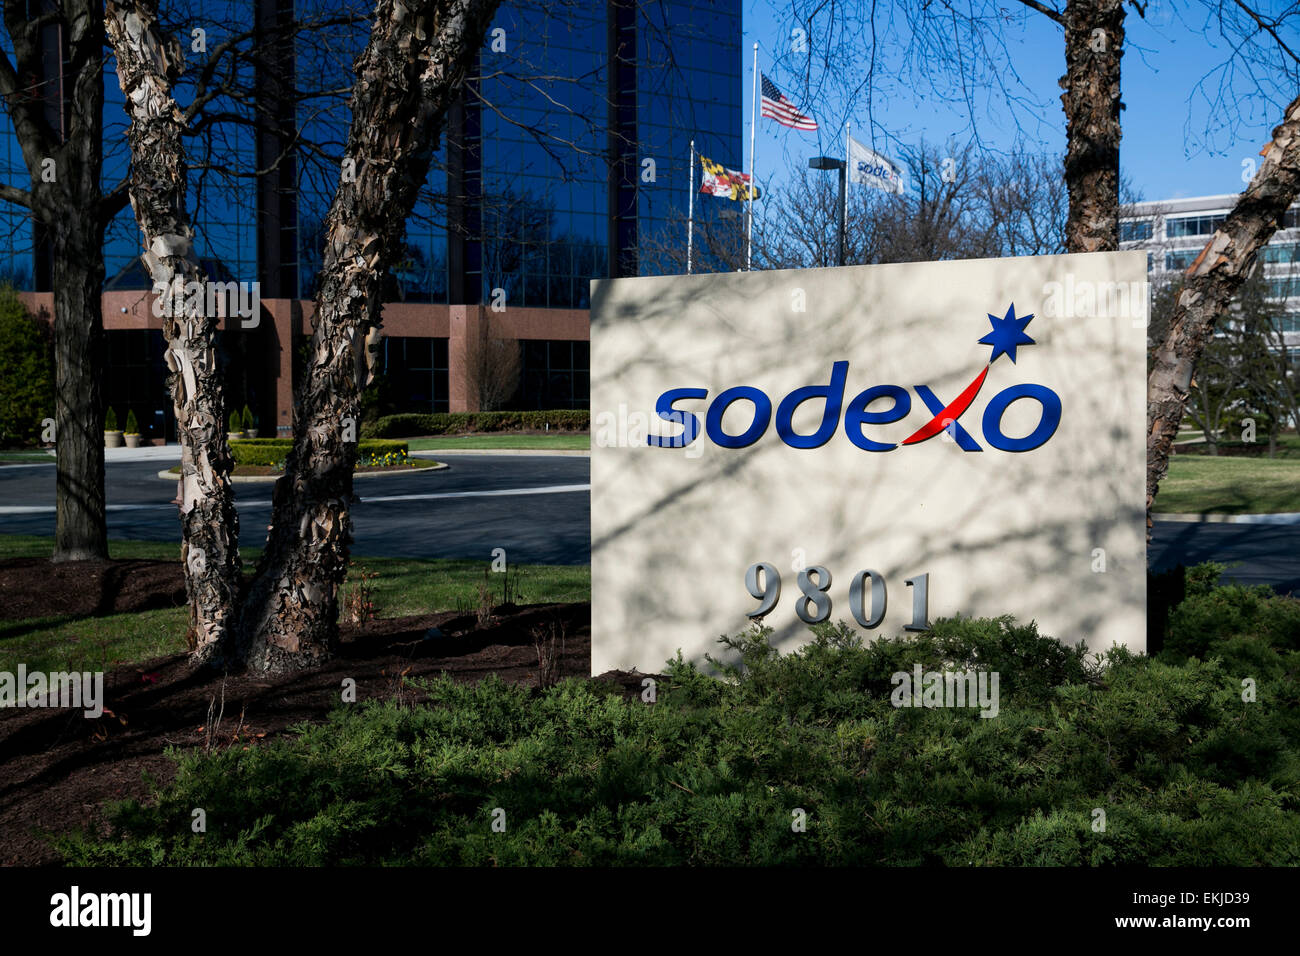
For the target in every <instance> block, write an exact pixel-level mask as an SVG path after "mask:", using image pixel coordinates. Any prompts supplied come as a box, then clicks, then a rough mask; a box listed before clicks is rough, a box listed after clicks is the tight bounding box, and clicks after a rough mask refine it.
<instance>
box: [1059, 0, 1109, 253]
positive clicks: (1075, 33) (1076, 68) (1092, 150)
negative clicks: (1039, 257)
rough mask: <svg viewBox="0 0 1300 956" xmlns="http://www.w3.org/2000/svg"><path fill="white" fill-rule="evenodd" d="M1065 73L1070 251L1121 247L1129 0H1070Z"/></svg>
mask: <svg viewBox="0 0 1300 956" xmlns="http://www.w3.org/2000/svg"><path fill="white" fill-rule="evenodd" d="M1061 22H1062V25H1063V26H1064V28H1065V64H1066V74H1065V76H1063V77H1061V87H1062V88H1063V89H1064V90H1065V92H1064V93H1063V94H1062V95H1061V104H1062V106H1063V107H1064V109H1065V138H1066V151H1065V185H1066V188H1067V189H1068V190H1069V194H1070V212H1069V217H1068V218H1067V220H1066V223H1065V240H1066V249H1067V251H1069V252H1110V251H1113V250H1115V249H1118V248H1119V142H1120V122H1119V112H1120V110H1121V109H1122V108H1123V107H1122V105H1121V103H1120V89H1119V80H1120V59H1121V58H1122V57H1123V55H1124V3H1123V0H1070V2H1069V3H1067V4H1066V7H1065V12H1064V13H1063V14H1062V16H1061Z"/></svg>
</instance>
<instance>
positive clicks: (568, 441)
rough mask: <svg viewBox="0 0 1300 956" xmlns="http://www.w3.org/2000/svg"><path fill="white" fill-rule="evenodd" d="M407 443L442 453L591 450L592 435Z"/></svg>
mask: <svg viewBox="0 0 1300 956" xmlns="http://www.w3.org/2000/svg"><path fill="white" fill-rule="evenodd" d="M407 444H408V447H409V448H410V449H411V451H443V450H446V449H457V448H463V449H480V448H482V449H489V450H491V449H512V450H513V449H532V448H536V449H545V450H547V451H590V449H591V434H590V433H588V432H577V433H575V432H556V433H555V434H553V435H437V436H434V437H432V438H412V439H410V440H409V441H408V443H407Z"/></svg>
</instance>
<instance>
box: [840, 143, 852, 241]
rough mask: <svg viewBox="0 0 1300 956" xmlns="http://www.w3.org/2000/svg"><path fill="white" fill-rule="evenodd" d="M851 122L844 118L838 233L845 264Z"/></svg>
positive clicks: (850, 182)
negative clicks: (842, 197)
mask: <svg viewBox="0 0 1300 956" xmlns="http://www.w3.org/2000/svg"><path fill="white" fill-rule="evenodd" d="M852 123H853V120H852V118H850V119H846V120H845V121H844V209H843V210H842V211H841V213H840V215H841V216H843V217H844V218H842V219H841V220H840V222H842V223H844V228H843V230H842V231H841V233H840V235H841V239H840V243H841V250H840V251H841V252H843V253H844V255H845V260H844V261H845V263H846V264H847V262H848V250H846V249H843V248H842V247H843V246H845V245H848V241H849V240H848V228H849V186H850V185H851V184H852V182H853V180H851V179H850V178H849V126H850V125H851V124H852Z"/></svg>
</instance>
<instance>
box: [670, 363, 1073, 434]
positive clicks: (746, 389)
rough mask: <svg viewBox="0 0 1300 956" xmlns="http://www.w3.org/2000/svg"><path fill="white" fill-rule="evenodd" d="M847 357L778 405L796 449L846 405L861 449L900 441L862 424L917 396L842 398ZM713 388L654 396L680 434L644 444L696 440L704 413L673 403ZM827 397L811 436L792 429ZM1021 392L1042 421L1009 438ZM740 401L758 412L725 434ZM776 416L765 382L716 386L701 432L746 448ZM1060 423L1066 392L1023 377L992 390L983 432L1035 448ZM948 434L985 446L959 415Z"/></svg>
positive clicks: (891, 388) (878, 393)
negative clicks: (1009, 415) (1006, 424)
mask: <svg viewBox="0 0 1300 956" xmlns="http://www.w3.org/2000/svg"><path fill="white" fill-rule="evenodd" d="M848 376H849V363H848V362H836V363H834V365H833V366H832V367H831V380H830V383H829V384H827V385H804V386H801V387H799V388H796V389H795V390H794V391H792V392H791V393H790V394H789V395H787V396H785V398H783V399H781V403H780V404H779V405H778V406H777V408H776V434H777V436H778V437H779V438H780V439H781V441H782V442H784V443H785V444H786V445H789V446H790V447H791V448H820V447H821V446H823V445H825V444H826V443H827V442H828V441H830V440H831V438H832V437H834V435H835V430H836V429H837V428H838V427H839V422H840V413H841V411H843V417H844V433H845V435H847V436H848V439H849V441H851V442H852V443H853V444H854V445H856V446H857V447H858V448H861V449H863V450H864V451H893V450H894V449H895V448H898V447H899V445H898V443H896V442H893V443H891V442H882V441H875V440H873V439H871V438H868V437H867V435H866V434H865V433H864V431H863V426H864V425H888V424H891V423H893V422H897V421H901V420H903V419H904V418H906V417H907V416H908V414H909V413H910V412H911V410H912V397H911V396H910V395H909V394H908V393H907V389H905V388H903V387H902V386H901V385H873V386H872V387H871V388H868V389H866V390H864V391H861V392H859V393H858V394H857V395H855V396H854V397H853V398H852V399H850V400H849V401H848V402H847V403H846V402H845V401H844V386H845V383H846V382H847V381H848ZM913 391H915V392H916V394H917V395H918V396H919V397H920V398H921V401H922V402H923V404H924V405H925V406H926V408H928V409H929V410H930V412H931V413H932V414H933V415H938V414H940V413H941V412H942V411H943V404H942V402H940V401H939V400H938V399H937V398H935V395H934V393H933V392H932V391H930V389H929V387H928V386H925V385H914V386H913ZM708 397H709V391H708V389H705V388H670V389H669V390H668V391H666V392H664V393H663V394H662V395H660V396H659V399H658V401H656V402H655V413H656V414H657V415H658V416H659V417H660V418H662V419H663V420H664V421H668V422H673V423H675V424H678V425H681V426H682V432H681V434H680V435H670V436H662V435H650V436H649V437H647V438H646V443H647V444H649V445H653V446H656V447H659V448H685V447H686V446H687V445H689V444H690V443H691V442H693V441H695V439H696V438H698V437H699V434H700V431H701V429H700V420H699V418H698V417H697V416H696V415H694V414H693V413H691V412H688V411H685V410H683V409H679V408H676V407H675V406H676V404H677V403H678V402H683V401H687V400H690V399H698V400H705V399H707V398H708ZM815 399H823V400H825V402H826V408H825V411H823V412H822V420H821V423H820V424H819V425H818V426H817V430H816V431H814V432H812V433H811V434H809V435H801V434H799V433H798V432H796V431H795V430H794V425H793V420H794V413H795V410H796V409H797V408H798V407H799V406H800V405H802V404H803V403H804V402H809V401H813V400H815ZM885 399H888V400H889V401H890V402H891V403H892V404H891V405H890V406H889V407H887V408H884V409H877V410H876V411H869V410H868V409H869V408H870V407H871V406H872V405H873V404H875V403H876V402H877V401H880V400H885ZM1021 399H1031V400H1033V401H1036V402H1037V403H1038V404H1039V406H1040V408H1041V410H1042V414H1041V415H1040V417H1039V420H1038V425H1037V426H1035V428H1034V430H1033V431H1031V432H1030V433H1029V434H1028V435H1026V436H1025V437H1024V438H1009V437H1008V436H1007V435H1005V434H1004V433H1003V431H1002V417H1003V415H1005V414H1006V410H1007V408H1009V407H1010V406H1011V404H1012V403H1013V402H1016V401H1019V400H1021ZM736 402H747V403H749V404H750V406H751V407H752V408H753V419H752V420H751V421H750V423H749V425H748V427H746V428H745V430H744V431H742V432H740V433H739V434H735V435H732V434H728V433H727V432H725V431H723V430H722V417H723V415H724V414H725V413H726V411H727V409H728V408H730V407H731V405H733V404H734V403H736ZM771 421H772V399H770V398H769V397H768V396H767V394H766V393H765V392H764V391H762V390H761V389H758V388H755V387H753V386H751V385H736V386H733V387H731V388H728V389H726V390H725V391H722V392H719V393H718V395H717V397H716V398H714V400H713V402H712V403H711V404H710V405H709V407H708V411H707V412H706V414H705V418H704V429H703V430H704V432H705V433H706V434H707V435H708V437H709V441H711V442H713V443H714V444H715V445H718V446H720V447H722V448H747V447H749V446H750V445H752V444H754V443H755V442H756V441H758V440H759V439H760V438H762V437H763V435H765V434H766V433H767V429H768V426H769V425H770V424H771ZM1060 424H1061V396H1059V395H1057V394H1056V392H1054V391H1052V390H1051V389H1050V388H1048V387H1047V386H1045V385H1036V384H1032V383H1021V384H1019V385H1011V386H1009V387H1007V388H1004V389H1003V390H1002V391H1000V392H998V393H997V394H996V395H994V396H993V397H992V398H991V399H990V400H989V403H988V405H987V406H986V407H985V409H984V417H983V420H982V422H981V431H982V432H983V434H984V440H985V441H986V442H988V444H989V445H991V446H992V447H994V448H996V449H998V450H999V451H1008V452H1024V451H1032V450H1034V449H1035V448H1039V447H1041V446H1042V445H1045V444H1046V443H1047V442H1048V440H1050V439H1051V437H1052V436H1053V435H1055V434H1056V429H1057V427H1058V426H1059V425H1060ZM948 431H949V434H950V435H952V437H953V438H954V440H955V441H956V443H957V445H958V447H960V448H962V449H963V450H965V451H981V450H982V449H981V448H980V446H979V444H978V443H977V442H976V441H975V439H974V438H972V437H971V435H970V433H969V432H967V431H966V429H964V428H963V427H962V426H961V425H960V424H958V423H957V422H956V421H953V422H951V423H949V427H948Z"/></svg>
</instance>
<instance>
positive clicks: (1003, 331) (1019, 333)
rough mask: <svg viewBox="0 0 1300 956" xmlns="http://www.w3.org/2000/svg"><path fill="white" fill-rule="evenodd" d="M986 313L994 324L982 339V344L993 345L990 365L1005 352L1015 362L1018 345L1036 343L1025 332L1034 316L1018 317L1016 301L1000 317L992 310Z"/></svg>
mask: <svg viewBox="0 0 1300 956" xmlns="http://www.w3.org/2000/svg"><path fill="white" fill-rule="evenodd" d="M985 314H986V315H988V317H989V322H991V323H992V324H993V331H992V332H990V333H988V334H987V335H985V336H984V338H982V339H980V344H981V345H991V346H993V354H992V355H991V356H990V357H989V364H990V365H992V364H993V363H994V362H996V361H997V360H998V356H999V355H1001V354H1003V353H1004V352H1005V353H1006V354H1007V356H1008V357H1009V358H1010V359H1011V361H1012V363H1014V362H1015V360H1016V346H1018V345H1033V344H1034V340H1033V339H1031V338H1030V337H1029V336H1027V335H1026V334H1025V326H1026V325H1028V324H1029V323H1030V321H1031V320H1032V319H1033V318H1034V317H1033V316H1032V315H1026V316H1025V317H1024V318H1020V319H1017V318H1016V305H1015V303H1014V302H1013V303H1012V304H1011V306H1010V307H1009V308H1008V309H1007V314H1006V315H1005V316H1003V317H1002V318H1000V319H999V318H998V317H997V316H996V315H994V314H993V313H992V312H988V313H985Z"/></svg>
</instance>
